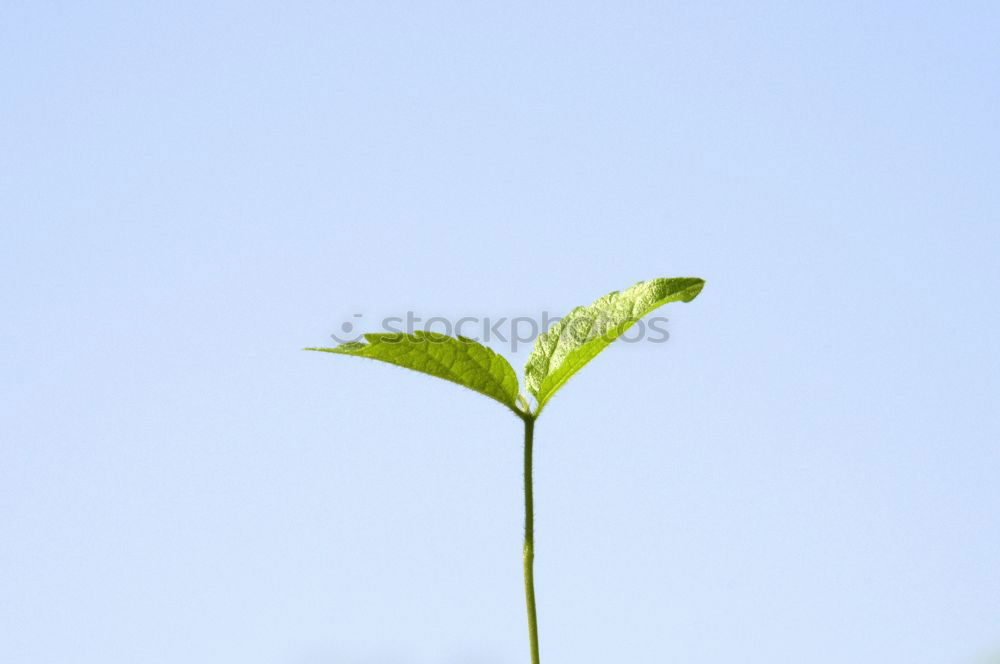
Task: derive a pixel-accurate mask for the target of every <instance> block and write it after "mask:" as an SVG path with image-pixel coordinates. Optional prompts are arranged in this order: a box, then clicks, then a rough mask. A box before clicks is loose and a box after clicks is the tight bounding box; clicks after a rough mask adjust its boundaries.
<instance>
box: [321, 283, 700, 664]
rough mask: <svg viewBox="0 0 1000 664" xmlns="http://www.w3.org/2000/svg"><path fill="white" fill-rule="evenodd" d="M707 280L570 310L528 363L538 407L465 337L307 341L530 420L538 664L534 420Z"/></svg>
mask: <svg viewBox="0 0 1000 664" xmlns="http://www.w3.org/2000/svg"><path fill="white" fill-rule="evenodd" d="M704 285H705V282H704V281H703V280H702V279H696V278H691V277H679V278H672V279H652V280H650V281H641V282H639V283H637V284H636V285H635V286H632V287H631V288H629V289H628V290H625V291H622V292H620V293H619V292H617V291H615V292H613V293H609V294H608V295H605V296H604V297H602V298H601V299H599V300H597V301H596V302H594V303H593V304H591V305H590V306H587V307H577V308H576V309H574V310H573V311H571V312H570V313H569V314H568V315H567V316H566V317H565V318H563V319H562V320H560V321H559V322H558V323H556V324H555V325H553V326H552V328H551V329H550V330H548V331H547V332H545V333H544V334H542V335H541V336H539V337H538V339H537V340H536V341H535V345H534V348H532V350H531V355H530V356H529V357H528V363H527V364H526V365H525V367H524V382H525V388H526V390H527V392H528V394H530V395H531V396H532V397H534V400H535V407H534V409H532V408H531V405H530V404H529V403H528V400H527V399H526V398H525V397H524V395H523V394H522V393H521V392H520V390H519V388H518V381H517V376H516V375H515V374H514V369H513V368H512V367H511V366H510V363H509V362H507V360H506V359H505V358H504V357H503V356H502V355H497V354H496V353H494V352H493V351H492V350H490V349H489V348H487V347H486V346H483V345H482V344H480V343H478V342H476V341H473V340H472V339H467V338H465V337H457V338H455V337H449V336H446V335H443V334H437V333H434V332H420V331H415V332H413V333H412V334H400V333H381V334H366V335H365V342H360V341H354V342H350V343H345V344H341V345H340V346H337V347H336V348H307V349H306V350H318V351H323V352H326V353H337V354H339V355H354V356H356V357H367V358H370V359H373V360H381V361H383V362H388V363H390V364H395V365H397V366H401V367H405V368H407V369H413V370H414V371H420V372H422V373H426V374H430V375H432V376H437V377H438V378H443V379H445V380H450V381H451V382H453V383H458V384H459V385H462V386H463V387H467V388H469V389H470V390H475V391H476V392H479V393H480V394H485V395H486V396H488V397H491V398H493V399H496V400H497V401H499V402H500V403H502V404H503V405H504V406H506V407H507V408H509V409H510V410H511V412H513V413H514V414H515V415H517V416H518V417H519V418H521V420H522V421H523V422H524V592H525V599H526V602H527V607H528V639H529V642H530V647H531V662H532V664H539V658H538V616H537V613H536V611H535V577H534V561H535V526H534V510H535V505H534V493H533V489H534V487H533V482H532V478H531V471H532V462H531V454H532V448H533V446H534V431H535V420H537V419H538V416H539V415H541V414H542V410H544V409H545V406H546V404H548V403H549V400H550V399H551V398H552V396H553V395H554V394H555V393H556V392H557V391H558V390H559V388H561V387H562V386H563V385H565V384H566V381H568V380H569V379H570V378H571V377H572V376H573V374H575V373H576V372H577V371H579V370H580V369H581V368H582V367H583V366H584V365H585V364H587V362H589V361H590V360H592V359H593V358H594V357H595V356H596V355H597V354H598V353H600V352H601V351H602V350H604V349H605V348H607V347H608V345H609V344H610V343H611V342H613V341H615V340H616V339H617V338H618V337H620V336H621V335H622V334H624V333H625V332H626V331H627V330H628V329H629V328H630V327H632V325H634V324H635V323H636V322H637V321H638V320H639V319H640V318H642V317H643V316H645V315H646V314H648V313H650V312H651V311H653V310H654V309H656V308H657V307H660V306H661V305H664V304H667V303H668V302H690V301H691V300H693V299H694V298H695V297H696V296H697V295H698V293H700V292H701V289H702V286H704Z"/></svg>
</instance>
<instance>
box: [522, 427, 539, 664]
mask: <svg viewBox="0 0 1000 664" xmlns="http://www.w3.org/2000/svg"><path fill="white" fill-rule="evenodd" d="M522 418H523V419H524V597H525V600H526V601H527V604H528V638H529V639H530V641H531V664H539V659H538V615H537V613H536V612H535V497H534V491H533V482H532V479H531V466H532V463H531V452H532V446H533V445H534V436H535V418H534V417H532V416H531V415H530V414H527V415H523V416H522Z"/></svg>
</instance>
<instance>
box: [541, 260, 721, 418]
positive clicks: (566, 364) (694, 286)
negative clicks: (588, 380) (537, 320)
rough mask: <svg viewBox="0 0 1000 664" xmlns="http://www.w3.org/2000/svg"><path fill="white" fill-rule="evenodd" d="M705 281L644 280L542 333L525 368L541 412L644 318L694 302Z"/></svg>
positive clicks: (680, 278)
mask: <svg viewBox="0 0 1000 664" xmlns="http://www.w3.org/2000/svg"><path fill="white" fill-rule="evenodd" d="M704 285H705V281H704V280H703V279H696V278H693V277H678V278H673V279H652V280H650V281H640V282H639V283H637V284H636V285H635V286H632V287H631V288H629V289H628V290H625V291H622V292H620V293H619V292H618V291H615V292H613V293H609V294H608V295H605V296H604V297H602V298H601V299H599V300H597V301H596V302H594V303H593V304H591V305H590V306H587V307H577V308H576V309H574V310H573V311H571V312H570V313H569V314H568V315H567V316H566V317H565V318H563V319H562V320H560V321H559V322H558V323H556V324H555V325H553V326H552V328H551V329H549V331H548V332H546V333H545V334H543V335H541V336H540V337H538V339H537V340H536V341H535V346H534V348H532V350H531V355H530V356H529V357H528V363H527V365H526V366H525V368H524V374H525V382H526V383H527V387H528V392H530V393H531V394H533V395H534V396H535V398H536V399H537V400H538V408H537V409H536V411H535V415H537V414H538V413H540V412H541V411H542V408H544V407H545V404H546V403H548V401H549V399H551V398H552V395H553V394H555V393H556V391H557V390H558V389H559V388H560V387H562V386H563V385H564V384H565V383H566V381H567V380H569V379H570V378H571V377H572V376H573V374H575V373H576V372H577V371H579V370H580V369H581V368H582V367H583V365H585V364H587V362H589V361H590V360H592V359H593V358H594V356H596V355H597V354H598V353H600V352H601V351H602V350H604V349H605V348H607V347H608V345H609V344H610V343H611V342H612V341H614V340H615V339H617V338H618V337H620V336H621V335H622V334H624V333H625V332H626V331H627V330H628V329H629V328H630V327H632V326H633V325H634V324H635V323H636V322H637V321H638V320H639V319H640V318H642V317H643V316H645V315H646V314H648V313H649V312H651V311H653V310H654V309H656V308H657V307H659V306H661V305H664V304H666V303H667V302H678V301H680V302H690V301H691V300H693V299H694V298H695V297H696V296H697V295H698V293H700V292H701V289H702V286H704Z"/></svg>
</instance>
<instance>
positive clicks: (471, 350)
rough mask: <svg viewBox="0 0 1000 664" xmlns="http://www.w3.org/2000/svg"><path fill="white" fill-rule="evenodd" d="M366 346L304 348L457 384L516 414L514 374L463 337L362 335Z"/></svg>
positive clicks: (420, 333) (500, 360)
mask: <svg viewBox="0 0 1000 664" xmlns="http://www.w3.org/2000/svg"><path fill="white" fill-rule="evenodd" d="M365 340H366V341H367V342H368V343H362V342H360V341H352V342H350V343H346V344H341V345H340V346H337V347H336V348H306V350H318V351H323V352H326V353H337V354H339V355H353V356H355V357H367V358H370V359H373V360H381V361H382V362H388V363H389V364H395V365H397V366H400V367H405V368H407V369H412V370H414V371H420V372H422V373H425V374H430V375H431V376H437V377H438V378H443V379H445V380H450V381H451V382H453V383H458V384H459V385H462V386H463V387H467V388H469V389H470V390H475V391H476V392H479V393H480V394H485V395H486V396H488V397H492V398H494V399H496V400H497V401H499V402H500V403H502V404H503V405H505V406H507V407H508V408H510V409H511V410H513V411H514V412H515V413H517V414H518V415H521V411H520V410H519V409H518V407H517V396H518V384H517V375H516V374H515V373H514V369H513V368H512V367H511V366H510V363H509V362H507V360H506V359H505V358H504V357H503V356H502V355H497V354H496V353H494V352H493V351H492V350H490V349H489V348H487V347H486V346H483V345H482V344H480V343H477V342H475V341H473V340H472V339H467V338H465V337H458V338H457V339H456V338H455V337H449V336H446V335H444V334H437V333H436V332H423V331H415V332H414V333H413V334H366V335H365Z"/></svg>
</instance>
